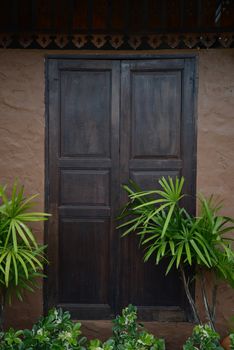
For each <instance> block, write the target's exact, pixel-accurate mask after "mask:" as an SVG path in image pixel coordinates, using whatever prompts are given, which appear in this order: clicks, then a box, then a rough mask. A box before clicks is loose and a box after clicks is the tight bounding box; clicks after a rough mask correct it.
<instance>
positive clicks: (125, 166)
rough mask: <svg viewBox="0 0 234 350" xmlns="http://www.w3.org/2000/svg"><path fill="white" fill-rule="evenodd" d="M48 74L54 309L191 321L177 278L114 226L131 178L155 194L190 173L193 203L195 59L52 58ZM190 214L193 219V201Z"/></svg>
mask: <svg viewBox="0 0 234 350" xmlns="http://www.w3.org/2000/svg"><path fill="white" fill-rule="evenodd" d="M47 68H48V69H47V78H48V79H47V81H48V84H47V87H48V99H47V104H48V142H47V143H48V157H47V192H48V210H49V212H51V213H52V215H53V217H52V219H51V220H50V222H49V225H48V230H47V241H48V258H49V260H50V265H49V268H48V283H47V288H46V303H47V308H49V307H51V306H53V305H61V306H62V307H64V308H66V309H68V310H70V311H71V312H72V314H73V317H77V318H80V319H82V318H83V319H99V318H102V319H103V318H104V319H105V318H110V317H113V316H114V314H115V313H116V312H118V311H119V310H120V308H121V307H123V306H125V305H127V304H128V303H133V304H135V305H137V306H138V307H139V310H140V315H141V318H143V319H168V315H169V316H170V317H172V318H173V317H174V318H175V319H184V309H185V304H184V295H183V292H182V288H181V283H180V281H179V278H178V274H177V273H176V271H173V272H172V273H171V274H170V275H169V276H168V277H167V278H165V277H164V268H163V266H160V267H155V266H154V264H153V262H151V263H148V264H143V262H142V252H141V251H140V250H139V249H138V246H137V241H136V238H135V237H131V238H130V237H129V239H125V240H123V239H120V233H119V232H118V231H117V230H116V229H115V227H116V225H117V223H116V221H115V218H116V216H117V215H118V210H119V208H120V207H121V205H122V204H123V203H124V201H125V200H126V197H125V194H124V193H123V191H122V190H121V186H120V185H121V183H125V182H127V181H128V179H129V177H130V178H132V179H133V180H135V181H137V182H138V183H139V185H140V186H142V187H143V188H145V189H148V188H155V187H156V186H157V180H158V179H159V178H160V177H161V176H162V175H164V176H167V175H170V176H176V175H182V174H183V175H184V176H185V177H186V180H187V181H186V186H187V188H186V190H187V192H188V193H190V194H191V195H194V191H195V165H196V163H195V122H194V78H195V63H194V59H193V58H186V59H184V58H183V59H163V58H162V59H154V60H152V59H150V60H129V61H128V60H101V59H99V60H95V59H94V60H90V59H89V60H85V59H80V60H77V59H74V60H72V59H61V60H60V59H48V65H47ZM186 205H187V207H188V208H189V209H190V210H192V211H193V210H194V205H195V200H194V198H193V197H190V198H188V199H187V203H186ZM162 315H163V316H162ZM170 317H169V318H170Z"/></svg>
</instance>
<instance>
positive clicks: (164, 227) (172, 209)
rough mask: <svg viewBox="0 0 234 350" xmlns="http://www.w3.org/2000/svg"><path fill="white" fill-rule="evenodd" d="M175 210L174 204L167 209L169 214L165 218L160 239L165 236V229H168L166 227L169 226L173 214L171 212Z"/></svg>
mask: <svg viewBox="0 0 234 350" xmlns="http://www.w3.org/2000/svg"><path fill="white" fill-rule="evenodd" d="M174 209H175V204H172V205H171V207H170V209H169V212H168V214H167V218H166V221H165V224H164V226H163V230H162V237H164V236H165V233H166V231H167V228H168V225H169V222H170V220H171V217H172V214H173V211H174Z"/></svg>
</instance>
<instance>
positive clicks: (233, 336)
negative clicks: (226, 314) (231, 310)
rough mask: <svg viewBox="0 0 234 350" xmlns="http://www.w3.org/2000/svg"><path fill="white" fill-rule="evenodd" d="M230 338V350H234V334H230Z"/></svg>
mask: <svg viewBox="0 0 234 350" xmlns="http://www.w3.org/2000/svg"><path fill="white" fill-rule="evenodd" d="M229 338H230V349H231V350H234V333H230V335H229Z"/></svg>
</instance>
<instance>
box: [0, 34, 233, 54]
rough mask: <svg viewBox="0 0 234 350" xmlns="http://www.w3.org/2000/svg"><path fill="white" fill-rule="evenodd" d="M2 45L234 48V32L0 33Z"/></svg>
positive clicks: (13, 46) (44, 47)
mask: <svg viewBox="0 0 234 350" xmlns="http://www.w3.org/2000/svg"><path fill="white" fill-rule="evenodd" d="M0 47H1V48H24V49H104V50H105V49H115V50H125V49H127V50H147V49H148V50H150V49H151V50H152V49H153V50H155V49H185V48H186V49H194V48H206V49H209V48H234V32H227V33H165V34H149V35H128V36H124V35H121V34H120V35H117V34H113V35H111V34H110V35H106V34H91V35H87V34H71V35H67V34H62V33H60V34H52V33H51V34H48V33H22V34H9V33H0Z"/></svg>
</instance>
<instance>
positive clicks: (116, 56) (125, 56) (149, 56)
mask: <svg viewBox="0 0 234 350" xmlns="http://www.w3.org/2000/svg"><path fill="white" fill-rule="evenodd" d="M51 59H56V60H64V59H67V60H68V59H69V60H78V59H79V60H136V61H138V60H145V61H147V60H156V59H160V60H170V59H191V60H192V61H193V62H194V65H193V67H194V80H193V101H194V106H193V110H192V115H191V119H192V121H193V126H194V129H193V135H194V137H193V145H192V148H193V156H192V164H193V168H192V179H191V180H192V183H191V192H192V194H193V196H195V195H196V177H197V102H198V54H196V53H194V54H168V55H167V54H153V53H116V52H115V53H111V52H110V53H106V54H103V53H101V54H100V53H99V52H97V51H96V52H94V53H88V54H84V53H80V54H47V55H45V75H44V76H45V163H44V164H45V173H44V176H45V177H44V179H45V181H44V193H45V203H44V207H45V211H46V212H47V211H48V208H49V74H48V66H49V61H50V60H51ZM192 212H194V213H195V212H196V201H194V205H193V208H192ZM43 238H44V244H46V245H48V242H49V239H48V223H47V222H45V223H44V235H43ZM47 270H48V269H47V266H46V267H45V268H44V272H45V275H46V276H47ZM194 293H195V285H194V286H193V294H194ZM48 310H49V304H48V279H43V311H44V314H46V313H47V312H48ZM184 310H185V312H186V314H187V318H188V320H189V321H190V320H191V321H192V318H191V312H190V310H189V307H188V305H187V303H185V307H184Z"/></svg>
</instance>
